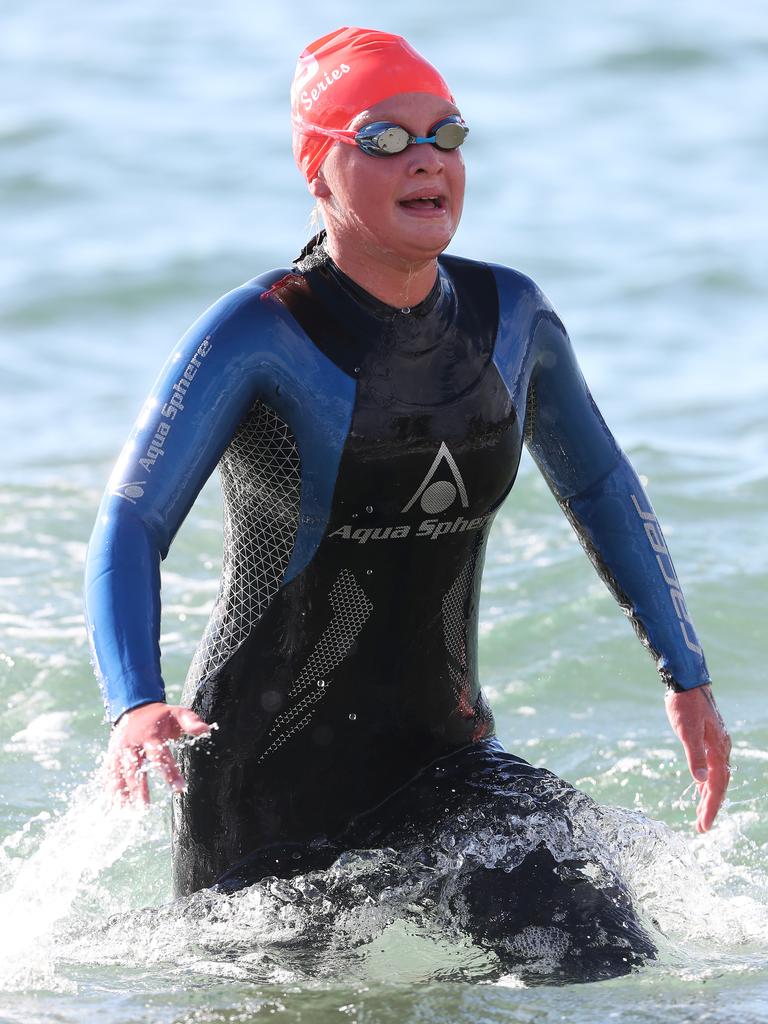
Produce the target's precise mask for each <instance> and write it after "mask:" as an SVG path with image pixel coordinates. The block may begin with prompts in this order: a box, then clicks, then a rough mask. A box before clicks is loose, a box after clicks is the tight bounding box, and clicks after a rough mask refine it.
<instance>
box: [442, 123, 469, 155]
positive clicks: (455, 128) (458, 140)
mask: <svg viewBox="0 0 768 1024" xmlns="http://www.w3.org/2000/svg"><path fill="white" fill-rule="evenodd" d="M468 131H469V129H468V128H467V126H466V125H464V124H460V123H459V122H458V121H449V122H448V123H447V124H441V125H440V127H439V128H438V129H437V130H436V131H435V133H434V134H435V145H436V146H437V148H438V149H458V147H459V146H460V145H461V144H462V142H463V141H464V139H466V137H467V132H468Z"/></svg>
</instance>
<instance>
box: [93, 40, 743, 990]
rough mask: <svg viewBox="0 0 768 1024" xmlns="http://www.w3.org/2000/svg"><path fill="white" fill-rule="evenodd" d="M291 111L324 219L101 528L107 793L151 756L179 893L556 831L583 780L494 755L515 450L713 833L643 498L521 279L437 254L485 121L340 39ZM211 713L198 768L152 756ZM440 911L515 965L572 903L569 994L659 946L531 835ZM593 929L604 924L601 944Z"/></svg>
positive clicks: (138, 430) (698, 696)
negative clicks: (171, 631) (529, 464)
mask: <svg viewBox="0 0 768 1024" xmlns="http://www.w3.org/2000/svg"><path fill="white" fill-rule="evenodd" d="M292 122H293V130H294V154H295V156H296V159H297V162H298V165H299V167H300V169H301V170H302V172H303V174H304V175H305V178H306V180H307V182H308V185H309V190H310V192H311V193H312V195H313V196H314V197H315V198H316V199H317V201H318V203H319V205H320V208H321V211H322V214H323V219H324V221H325V224H326V232H327V233H323V234H321V235H320V236H318V237H317V238H315V239H313V241H312V242H311V243H310V244H309V245H308V246H307V247H306V249H305V250H304V251H303V253H302V254H301V256H300V257H299V258H298V259H297V261H296V262H295V265H294V267H293V269H291V270H280V271H276V272H272V273H269V274H266V275H263V276H262V277H260V278H257V279H255V280H254V281H251V282H249V283H248V284H246V285H244V286H243V287H241V288H238V289H236V290H235V291H234V292H231V293H230V294H228V295H226V296H224V297H223V298H222V299H221V300H220V301H219V302H217V303H216V304H215V305H214V306H213V307H212V308H211V309H210V310H208V311H207V312H206V313H205V314H204V315H203V316H202V317H201V319H200V320H198V321H197V322H196V323H195V324H194V325H193V327H192V328H191V329H190V331H189V332H188V334H187V335H186V336H185V338H184V339H182V342H181V343H180V345H179V346H178V347H177V349H176V350H175V351H174V353H173V354H172V356H171V359H170V361H169V362H168V364H167V365H166V367H165V369H164V371H163V373H162V374H161V376H160V378H159V380H158V382H157V384H156V386H155V389H154V391H153V393H152V396H151V397H150V399H149V402H148V403H147V405H146V406H145V408H144V411H143V413H142V416H141V417H140V419H139V422H138V423H137V425H136V427H135V430H134V432H133V434H132V436H131V439H130V441H129V443H128V445H127V446H126V448H125V450H124V452H123V455H122V456H121V458H120V460H119V462H118V465H117V467H116V469H115V473H114V474H113V477H112V480H111V482H110V487H109V489H108V493H107V495H106V496H105V499H104V502H103V505H102V508H101V510H100V515H99V519H98V521H97V525H96V528H95V531H94V535H93V539H92V542H91V547H90V552H89V560H88V570H87V588H86V592H87V612H88V620H89V626H90V636H91V639H92V643H93V648H94V652H95V662H96V665H97V670H98V673H99V675H100V679H101V681H102V685H103V689H104V693H105V698H106V701H107V706H108V710H109V714H110V717H111V719H112V720H113V721H114V722H115V723H116V726H115V728H114V731H113V733H112V738H111V741H110V747H109V752H108V757H107V763H108V767H109V770H110V776H111V784H112V787H113V789H114V791H115V792H116V793H117V794H118V795H119V796H120V797H121V798H122V799H124V800H135V799H138V800H143V801H146V800H147V798H148V797H147V783H146V775H145V774H144V773H143V772H142V771H141V768H142V766H143V765H144V763H145V762H147V761H149V762H151V763H153V764H154V765H155V766H156V767H157V768H159V769H160V771H161V772H162V773H163V775H164V776H165V778H166V780H167V781H168V782H169V783H170V785H171V786H172V787H173V789H174V790H175V791H176V796H175V799H174V875H175V884H176V890H177V892H178V893H179V894H186V893H189V892H192V891H194V890H196V889H199V888H201V887H205V886H210V885H214V884H215V885H218V886H219V887H220V888H224V889H232V888H237V887H239V886H241V885H245V884H248V883H250V882H253V881H257V880H258V879H260V878H263V877H265V876H266V875H272V874H278V875H283V876H290V875H292V874H296V873H297V872H299V871H305V870H308V869H309V868H311V867H323V866H327V865H328V864H330V863H331V862H332V860H333V859H334V857H336V856H337V855H338V853H339V852H340V851H342V850H344V849H349V848H359V847H364V846H393V847H395V848H405V847H406V846H407V845H408V844H409V843H411V844H413V843H416V842H422V841H423V840H424V837H425V836H427V835H434V834H436V830H439V829H440V828H441V827H445V824H446V820H448V821H450V820H453V819H454V816H458V815H459V814H461V813H464V812H466V811H467V809H468V808H477V807H482V808H485V809H489V808H490V809H492V810H493V811H494V813H498V814H499V815H501V816H502V817H503V816H504V815H507V816H508V817H510V819H511V818H513V817H514V818H515V820H516V821H518V820H519V821H525V820H526V819H527V818H528V817H530V815H531V814H533V812H534V811H536V812H539V813H541V812H542V811H546V813H547V814H549V815H550V816H552V817H553V818H556V819H558V820H567V819H568V816H569V814H570V813H571V811H572V809H573V806H574V804H576V805H578V803H579V795H578V794H576V793H575V791H573V790H571V789H570V788H569V787H568V786H566V784H565V783H561V782H560V780H557V779H556V778H555V777H554V776H552V775H551V774H550V773H548V772H545V771H543V770H540V769H533V768H532V767H531V766H530V765H528V764H526V762H524V761H522V760H520V759H519V758H516V757H514V756H513V755H511V754H507V753H505V752H504V751H503V750H502V748H501V747H500V745H499V744H498V741H497V740H495V738H494V726H493V716H492V713H491V710H490V708H489V707H488V705H487V703H486V701H485V699H484V697H483V694H482V691H481V689H480V685H479V680H478V677H477V657H476V655H477V609H478V596H479V587H480V575H481V570H482V564H483V557H484V548H485V541H486V538H487V536H488V532H489V529H490V524H491V520H492V518H493V515H494V513H495V512H496V510H497V509H498V507H499V505H500V504H501V502H502V501H503V500H504V498H505V496H506V495H507V493H508V492H509V490H510V488H511V486H512V483H513V481H514V478H515V473H516V470H517V465H518V461H519V458H520V452H521V445H522V442H523V440H525V442H526V443H527V445H528V447H529V449H530V451H531V452H532V454H533V456H534V459H535V460H536V462H537V463H538V465H539V467H540V469H541V470H542V472H543V473H544V475H545V477H546V479H547V482H548V483H549V485H550V487H551V488H552V490H553V492H554V493H555V495H556V497H557V499H558V501H559V502H560V504H561V506H562V507H563V509H564V511H565V513H566V515H567V516H568V517H569V519H570V520H571V522H572V523H573V525H574V527H575V528H576V530H577V531H578V533H579V536H580V538H581V540H582V543H583V544H584V546H585V547H586V549H587V551H588V553H589V554H590V557H591V558H592V560H593V561H594V562H595V564H596V566H597V568H598V570H599V571H600V573H601V575H602V576H603V578H604V579H605V580H606V582H607V583H608V585H609V586H610V587H611V589H612V590H613V592H614V594H615V595H616V597H617V598H618V599H619V601H620V603H621V605H622V607H623V608H624V610H625V611H626V612H627V614H629V615H630V617H631V619H632V621H633V624H634V626H635V628H636V630H637V631H638V633H639V634H640V636H641V638H642V640H643V642H644V643H645V645H646V646H647V647H648V648H649V649H650V650H651V652H652V653H653V655H654V657H655V659H656V661H657V667H658V668H659V671H660V673H661V676H662V678H663V679H664V681H665V682H666V683H667V686H668V688H669V691H670V692H669V696H668V710H669V714H670V719H671V721H672V724H673V727H674V728H675V729H676V731H677V732H678V735H679V736H680V738H681V740H682V742H683V744H684V747H685V750H686V754H687V757H688V761H689V765H690V768H691V771H692V773H693V775H694V779H695V780H696V782H697V784H698V786H699V789H700V792H701V795H702V799H701V801H700V804H699V811H698V827H699V828H700V829H701V830H706V829H708V828H709V827H710V826H711V824H712V821H713V819H714V816H715V814H716V812H717V809H718V807H719V805H720V803H721V801H722V798H723V794H724V792H725V787H726V785H727V778H728V776H727V756H728V749H729V741H728V738H727V733H726V731H725V728H724V726H723V724H722V720H721V719H720V717H719V715H718V713H717V710H716V708H715V704H714V700H713V698H712V696H711V690H710V686H709V676H708V673H707V669H706V665H705V662H704V658H703V654H702V651H701V647H700V644H699V642H698V639H697V637H696V634H695V632H694V630H693V626H692V624H691V622H690V618H689V615H688V612H687V610H686V606H685V602H684V599H683V596H682V593H681V591H680V587H679V583H678V581H677V577H676V575H675V572H674V569H673V567H672V564H671V561H670V559H669V554H668V552H667V548H666V545H665V543H664V540H663V537H662V534H661V531H660V528H659V525H658V522H657V520H656V518H655V516H654V514H653V512H652V510H651V507H650V505H649V503H648V499H647V498H646V496H645V494H644V493H643V490H642V487H641V485H640V483H639V481H638V478H637V476H636V475H635V474H634V472H633V470H632V468H631V467H630V466H629V464H628V462H627V460H626V459H625V457H624V456H623V454H622V453H621V451H620V450H619V448H618V447H617V445H616V443H615V441H614V440H613V438H612V436H611V434H610V433H609V431H608V429H607V428H606V426H605V424H604V422H603V420H602V419H601V417H600V415H599V413H598V411H597V409H596V408H595V406H594V403H593V402H592V399H591V397H590V395H589V392H588V390H587V388H586V385H585V384H584V381H583V378H582V377H581V374H580V372H579V370H578V367H577V364H576V362H575V359H574V356H573V352H572V350H571V347H570V344H569V341H568V338H567V335H566V334H565V331H564V329H563V326H562V324H561V323H560V321H559V319H558V318H557V316H556V315H555V314H554V312H553V311H552V309H551V307H550V306H549V304H548V303H547V300H546V299H545V298H544V296H543V295H542V293H541V292H540V291H539V289H538V288H537V287H536V285H535V284H534V283H533V282H532V281H530V280H529V279H528V278H526V277H524V276H523V275H521V274H519V273H517V272H515V271H511V270H508V269H506V268H504V267H492V266H489V265H486V264H480V263H473V262H470V261H467V260H462V259H459V258H456V257H443V256H441V254H442V252H443V251H444V249H445V248H446V247H447V245H448V244H449V242H450V240H451V238H452V236H453V234H454V232H455V231H456V228H457V225H458V222H459V218H460V216H461V211H462V202H463V197H464V165H463V161H462V156H461V149H460V146H461V144H462V142H463V141H464V139H465V137H466V134H467V130H468V129H467V127H466V125H465V124H464V122H463V120H462V119H461V115H460V112H459V110H458V108H457V106H456V105H455V103H454V100H453V97H452V95H451V93H450V91H449V89H448V87H447V85H446V83H445V82H444V81H443V79H442V78H441V76H440V75H439V74H438V73H437V71H436V70H435V69H434V68H433V67H432V66H431V65H429V64H428V63H427V62H426V61H425V60H424V59H423V58H422V57H421V56H420V55H419V54H417V53H416V52H415V51H414V50H412V49H411V47H410V46H409V45H408V44H407V43H406V42H405V41H404V40H403V39H401V38H400V37H397V36H391V35H388V34H385V33H380V32H374V31H370V30H363V29H349V28H345V29H341V30H339V31H337V32H334V33H331V34H330V35H328V36H325V37H324V38H322V39H320V40H318V41H316V42H315V43H313V44H312V45H311V46H310V47H309V48H308V49H307V50H306V51H305V52H304V54H302V56H301V58H300V60H299V64H298V67H297V72H296V77H295V79H294V84H293V88H292ZM438 257H440V259H439V260H438ZM217 463H220V466H221V475H222V484H223V491H224V498H225V507H226V514H225V554H224V569H223V578H222V583H221V588H220V592H219V596H218V599H217V602H216V606H215V608H214V611H213V615H212V617H211V620H210V622H209V624H208V627H207V630H206V633H205V636H204V638H203V640H202V642H201V645H200V647H199V649H198V651H197V653H196V655H195V659H194V662H193V665H192V668H191V670H190V675H189V677H188V680H187V688H186V692H185V697H184V699H183V705H182V706H168V705H166V704H165V703H164V701H165V692H164V687H163V683H162V679H161V676H160V668H159V643H158V637H159V617H160V610H159V562H160V559H161V558H162V557H164V556H165V554H166V552H167V550H168V547H169V544H170V543H171V540H172V538H173V535H174V534H175V532H176V530H177V529H178V527H179V525H180V523H181V522H182V520H183V519H184V517H185V515H186V513H187V512H188V510H189V508H190V506H191V505H192V503H193V501H194V499H195V497H196V495H197V493H198V491H199V489H200V488H201V487H202V485H203V483H204V482H205V480H206V479H207V477H208V476H209V475H210V473H211V472H212V471H213V469H214V467H215V466H216V465H217ZM187 705H189V706H187ZM213 722H215V723H216V724H217V727H218V728H217V731H216V732H214V733H213V734H212V735H211V737H210V739H209V740H208V741H207V743H206V744H203V745H202V746H194V747H191V748H188V749H185V751H184V761H185V765H184V768H185V776H186V780H185V779H184V777H183V776H182V774H181V771H180V769H179V767H178V766H177V765H176V763H175V761H174V759H173V756H172V754H171V752H170V751H169V749H168V747H167V742H168V741H169V740H173V739H177V738H179V737H180V736H181V735H182V734H184V733H186V734H189V735H191V736H202V735H206V734H208V731H209V728H208V724H207V723H213ZM582 799H583V800H584V801H585V800H586V798H582ZM529 831H530V830H529ZM566 863H568V864H570V869H569V871H564V870H563V867H564V864H566ZM569 872H570V873H569ZM523 892H527V893H528V897H527V899H525V898H523V896H522V895H521V894H522V893H523ZM455 898H456V900H458V902H457V906H458V905H459V904H460V905H461V907H462V908H463V911H462V912H463V913H464V914H465V915H466V918H467V921H468V928H469V930H470V931H471V932H472V933H473V934H474V936H475V938H476V939H477V940H478V941H481V942H484V943H485V944H486V945H489V946H490V947H491V948H494V949H495V950H497V952H498V951H501V954H502V955H503V957H504V958H505V959H506V962H508V963H519V962H522V960H523V959H524V957H523V955H522V954H521V953H520V950H519V948H518V949H517V952H515V949H513V945H510V942H512V939H510V936H514V935H515V934H518V933H519V932H520V931H521V930H524V929H525V928H526V927H529V926H531V925H533V926H540V925H542V924H543V925H547V924H551V922H552V918H553V917H554V918H555V919H557V918H558V915H559V918H560V920H561V921H567V922H568V925H567V928H565V926H563V927H564V928H565V930H566V932H567V935H568V943H566V945H567V946H568V948H569V949H570V953H567V954H566V953H563V954H562V956H561V958H560V968H559V970H560V972H561V973H560V976H562V977H563V978H571V977H581V976H587V977H600V976H605V975H608V974H615V973H621V972H622V971H624V970H627V969H628V967H629V966H631V964H632V963H634V962H639V961H640V960H642V958H643V956H646V955H652V947H651V945H650V943H649V941H648V940H647V938H646V937H645V936H644V934H643V933H642V930H641V929H640V928H639V926H638V925H637V922H636V920H635V918H634V916H633V913H632V910H631V907H630V906H629V904H628V901H627V899H626V896H625V894H624V893H623V890H622V889H621V886H620V884H619V883H618V882H617V881H615V880H613V881H610V882H609V883H608V884H607V885H606V886H605V887H604V888H602V889H598V888H596V887H595V886H593V885H592V884H591V883H590V882H589V881H588V880H586V878H585V877H584V876H583V875H582V874H580V873H579V864H578V863H577V862H576V861H565V860H563V859H562V858H561V859H557V858H553V855H552V853H551V852H550V851H549V850H548V849H546V848H545V847H541V846H540V845H539V844H538V843H537V842H536V837H535V836H534V838H533V839H532V840H531V839H530V835H529V845H528V847H527V848H525V849H523V851H522V853H521V855H520V859H519V863H518V864H516V865H515V866H514V870H512V871H510V870H506V871H494V869H493V867H490V868H478V870H477V871H475V872H472V874H471V876H469V877H468V878H467V879H466V885H465V887H464V889H463V890H462V893H461V895H460V897H458V896H457V897H455ZM596 920H598V921H600V922H601V923H602V925H603V928H604V930H603V934H604V935H605V934H607V935H609V936H612V937H609V939H608V940H607V942H601V943H598V944H597V945H595V943H594V942H593V941H592V939H591V938H590V935H591V934H592V933H594V932H595V921H596ZM622 930H623V931H622ZM627 935H629V936H630V937H631V938H632V942H633V950H632V952H631V955H630V954H628V953H627V950H626V949H625V948H624V947H626V945H627V943H626V936H627ZM622 943H623V944H622ZM513 944H514V943H513ZM598 946H599V947H600V948H597V947H598ZM585 951H588V952H585ZM625 954H626V955H625Z"/></svg>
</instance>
